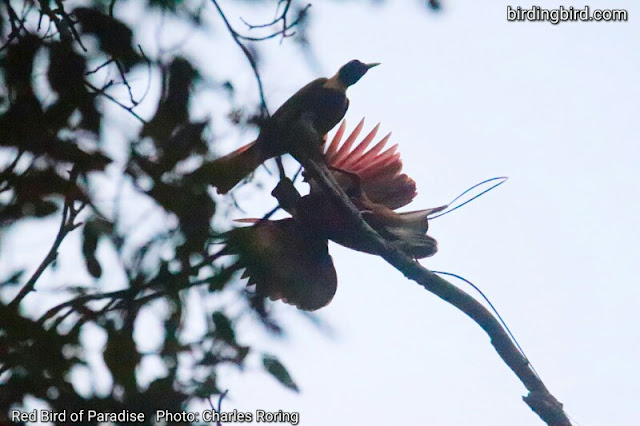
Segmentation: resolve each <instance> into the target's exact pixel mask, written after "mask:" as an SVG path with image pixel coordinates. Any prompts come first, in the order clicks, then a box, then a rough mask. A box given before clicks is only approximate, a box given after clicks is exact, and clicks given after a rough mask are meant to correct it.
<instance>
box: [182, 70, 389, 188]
mask: <svg viewBox="0 0 640 426" xmlns="http://www.w3.org/2000/svg"><path fill="white" fill-rule="evenodd" d="M377 65H379V64H378V63H371V64H364V63H362V62H360V61H358V60H352V61H349V62H347V63H346V64H345V65H343V66H342V67H340V69H339V70H338V72H337V73H336V74H335V75H334V76H333V77H331V78H324V77H322V78H317V79H315V80H313V81H312V82H310V83H308V84H307V85H306V86H304V87H303V88H301V89H300V90H298V91H297V92H296V93H294V94H293V95H292V96H291V97H290V98H289V99H287V101H286V102H285V103H284V104H282V106H280V108H278V110H277V111H276V112H275V113H274V114H273V116H271V117H270V118H269V119H267V120H266V122H265V123H264V125H263V126H262V128H261V129H260V134H259V135H258V138H257V139H256V140H255V141H253V142H251V143H249V144H247V145H245V146H243V147H241V148H239V149H237V150H235V151H233V152H231V153H230V154H227V155H225V156H223V157H220V158H218V159H216V160H214V161H212V162H209V163H206V164H204V165H203V166H202V167H201V168H200V169H199V170H197V171H196V172H195V177H197V178H198V179H200V180H203V181H205V182H208V183H210V184H211V185H212V186H214V187H216V188H217V189H218V192H219V193H221V194H225V193H227V192H228V191H230V190H231V189H232V188H233V187H234V186H236V185H237V184H238V183H239V182H240V181H241V180H242V179H243V178H245V177H246V176H247V175H248V174H250V173H251V172H253V171H254V170H255V169H256V168H257V167H258V166H259V165H260V164H262V163H264V162H265V161H266V160H268V159H270V158H273V157H276V156H278V155H283V154H287V153H288V154H291V155H293V156H294V157H295V158H296V159H298V160H300V159H307V158H317V157H318V156H319V155H320V154H321V152H320V146H319V145H318V144H315V143H313V142H312V143H310V144H309V143H305V142H303V141H301V140H299V139H296V138H292V137H291V129H292V127H294V125H295V123H296V122H299V121H300V120H301V119H303V118H304V119H308V120H310V123H311V126H312V127H313V130H314V131H315V133H317V134H318V135H320V136H321V137H322V136H324V135H326V134H327V133H328V132H329V131H330V130H331V129H333V128H334V127H335V126H336V125H337V124H338V123H339V122H340V120H342V118H343V117H344V115H345V113H346V112H347V109H348V108H349V99H348V98H347V89H348V88H349V86H352V85H354V84H355V83H357V82H358V80H360V79H361V78H362V76H364V75H365V74H366V72H367V71H368V70H370V69H371V68H373V67H375V66H377Z"/></svg>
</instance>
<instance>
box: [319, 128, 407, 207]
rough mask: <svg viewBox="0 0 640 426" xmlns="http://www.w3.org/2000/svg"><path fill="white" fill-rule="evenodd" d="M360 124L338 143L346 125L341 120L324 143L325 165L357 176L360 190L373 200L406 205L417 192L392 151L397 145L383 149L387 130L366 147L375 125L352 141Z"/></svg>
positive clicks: (397, 154)
mask: <svg viewBox="0 0 640 426" xmlns="http://www.w3.org/2000/svg"><path fill="white" fill-rule="evenodd" d="M363 126H364V118H363V119H362V120H361V121H360V123H359V124H358V125H357V126H356V128H355V129H354V130H353V131H352V132H351V134H350V135H349V137H347V139H346V140H345V141H344V143H342V145H341V144H340V143H341V141H342V138H343V136H344V131H345V128H346V122H345V121H344V120H343V121H342V124H340V127H339V128H338V131H337V132H336V134H335V136H334V137H333V139H332V140H331V142H330V143H329V144H327V146H326V149H325V154H324V156H325V160H326V162H327V165H328V166H329V167H333V168H336V169H340V170H344V171H346V172H350V173H354V174H356V175H358V177H359V178H360V185H361V188H362V190H363V191H364V192H365V194H367V197H368V198H369V199H370V200H371V201H373V202H374V203H379V204H382V205H384V206H386V207H388V208H390V209H397V208H399V207H402V206H406V205H407V204H409V203H410V202H411V201H412V200H413V198H414V197H415V196H416V195H417V192H416V183H415V181H414V180H413V179H411V178H410V177H409V176H407V175H406V174H405V173H402V160H401V159H400V154H399V153H397V152H396V149H397V147H398V146H397V145H393V146H391V147H390V148H387V149H386V150H384V151H383V149H384V148H385V146H386V144H387V142H388V141H389V138H390V137H391V133H389V134H387V135H386V136H385V137H384V138H382V139H381V140H380V141H379V142H378V143H376V144H375V145H374V146H373V147H372V148H370V149H369V150H367V148H368V147H369V145H371V142H373V140H374V138H375V137H376V134H377V133H378V128H379V127H380V125H379V124H378V125H377V126H376V127H374V128H373V130H371V132H369V134H368V135H367V136H365V137H364V138H363V139H362V140H361V141H360V142H359V143H357V144H355V142H356V139H357V138H358V136H359V135H360V133H361V132H362V128H363ZM354 144H355V147H354ZM335 173H336V174H339V172H335ZM336 178H339V176H336Z"/></svg>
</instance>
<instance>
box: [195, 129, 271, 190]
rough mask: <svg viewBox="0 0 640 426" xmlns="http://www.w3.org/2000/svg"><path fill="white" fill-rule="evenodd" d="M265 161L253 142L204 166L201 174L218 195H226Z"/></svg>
mask: <svg viewBox="0 0 640 426" xmlns="http://www.w3.org/2000/svg"><path fill="white" fill-rule="evenodd" d="M267 159H268V157H266V156H265V155H264V154H263V153H262V151H261V150H260V149H259V147H258V146H257V145H256V141H253V142H251V143H249V144H247V145H245V146H243V147H240V148H238V149H236V150H235V151H233V152H231V153H229V154H227V155H225V156H224V157H220V158H217V159H216V160H214V161H212V162H211V163H208V164H206V165H204V166H203V170H202V173H204V174H206V179H207V181H208V182H210V183H211V185H212V186H214V187H216V188H217V189H218V193H220V194H226V193H227V192H229V191H230V190H231V189H232V188H233V187H234V186H236V185H237V184H238V183H239V182H240V181H241V180H242V179H244V178H245V177H246V176H247V175H249V174H250V173H252V172H253V171H254V170H255V169H257V168H258V166H259V165H260V164H262V163H263V162H264V161H266V160H267Z"/></svg>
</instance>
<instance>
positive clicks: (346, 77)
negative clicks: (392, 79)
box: [338, 59, 380, 87]
mask: <svg viewBox="0 0 640 426" xmlns="http://www.w3.org/2000/svg"><path fill="white" fill-rule="evenodd" d="M378 65H380V63H378V62H374V63H371V64H364V63H362V62H360V61H358V60H357V59H354V60H353V61H349V62H347V63H346V64H344V65H343V66H342V67H341V68H340V70H338V77H339V78H340V81H341V82H342V83H344V84H345V85H346V86H347V87H348V86H351V85H352V84H355V83H357V81H358V80H360V79H361V78H362V76H363V75H365V74H366V73H367V71H369V69H370V68H373V67H375V66H378Z"/></svg>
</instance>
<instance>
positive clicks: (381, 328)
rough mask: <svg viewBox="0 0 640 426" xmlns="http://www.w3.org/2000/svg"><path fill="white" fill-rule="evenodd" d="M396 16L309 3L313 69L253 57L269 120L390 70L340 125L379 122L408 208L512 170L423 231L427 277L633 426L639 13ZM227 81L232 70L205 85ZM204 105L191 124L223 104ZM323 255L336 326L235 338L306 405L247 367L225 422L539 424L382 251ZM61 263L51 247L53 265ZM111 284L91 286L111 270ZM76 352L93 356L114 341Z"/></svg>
mask: <svg viewBox="0 0 640 426" xmlns="http://www.w3.org/2000/svg"><path fill="white" fill-rule="evenodd" d="M223 3H224V2H223ZM387 3H388V4H385V5H381V6H379V7H372V6H371V5H369V4H368V3H366V4H359V2H353V3H347V4H346V5H342V4H336V3H333V2H324V1H322V2H320V1H319V2H315V3H314V5H313V7H312V8H311V10H310V13H312V17H313V25H312V28H311V42H312V45H313V46H314V49H315V53H316V55H317V59H318V63H319V64H320V68H321V69H312V68H310V67H309V65H308V63H307V62H306V61H305V59H304V57H303V56H302V55H301V54H300V53H299V51H298V50H297V49H295V48H294V47H292V42H291V41H290V40H285V41H284V42H283V43H282V44H280V43H279V41H277V40H276V41H273V42H272V43H270V44H268V45H264V49H265V50H264V51H263V58H264V63H263V68H262V73H263V79H264V84H265V90H266V95H267V100H268V103H269V106H270V108H271V110H272V111H274V110H275V108H277V106H279V105H280V104H281V103H282V102H283V101H284V100H285V99H286V98H287V97H288V96H290V95H291V94H292V93H293V92H295V90H297V89H298V88H299V87H301V86H302V85H304V84H305V83H306V82H308V81H309V80H311V79H313V78H315V77H318V76H322V75H325V76H327V75H329V74H333V73H334V72H335V71H336V70H337V69H338V68H339V66H340V65H342V64H343V63H345V62H347V61H348V60H351V59H356V58H357V59H361V60H362V61H365V62H382V65H381V66H380V67H377V68H375V69H374V70H372V71H371V72H370V73H368V74H367V75H366V76H365V77H364V78H363V79H362V80H361V81H360V82H358V83H357V84H356V85H355V86H354V87H352V88H351V89H350V90H349V97H350V99H351V106H350V109H349V111H348V113H347V121H348V123H350V124H349V128H352V126H354V125H355V124H356V123H357V122H358V121H359V120H360V118H361V117H363V116H366V117H367V124H366V128H367V129H369V128H371V127H372V126H373V125H375V124H376V123H377V122H382V126H381V134H385V133H386V132H388V131H393V136H392V142H394V143H398V144H399V145H400V152H401V153H402V157H403V159H404V164H405V171H406V172H407V173H408V174H409V175H410V176H411V177H413V178H414V179H415V181H416V182H417V185H418V191H419V195H418V197H417V198H416V199H415V201H414V202H413V203H412V204H411V205H410V206H408V209H421V208H426V207H433V206H437V205H441V204H444V203H447V202H448V201H450V200H451V198H453V197H454V196H455V195H457V194H458V193H460V192H461V191H463V190H464V189H466V188H467V187H469V186H470V185H472V184H474V183H477V182H479V181H481V180H483V179H486V178H490V177H493V176H501V175H506V176H509V178H510V180H509V181H508V182H507V183H506V184H505V185H503V186H501V187H500V188H499V189H497V190H495V191H492V192H491V193H490V194H488V195H486V196H484V197H482V198H480V199H479V200H477V201H475V202H473V203H472V204H470V205H468V206H466V207H464V208H463V209H461V210H459V211H457V212H455V213H453V214H451V215H448V216H445V217H442V218H440V219H437V220H435V221H433V222H432V224H431V230H430V234H431V235H432V236H434V237H435V238H436V239H437V240H438V242H439V248H440V251H439V253H437V254H436V255H435V256H434V257H433V258H430V259H427V260H424V261H423V262H422V263H423V265H424V266H426V267H427V268H430V269H434V270H444V271H449V272H454V273H457V274H460V275H462V276H464V277H466V278H467V279H469V280H471V281H473V282H474V283H475V284H476V285H478V286H479V287H480V288H482V289H483V291H484V292H485V293H486V294H487V295H488V296H489V297H490V299H491V300H492V301H493V303H494V304H495V305H496V306H497V308H498V309H499V310H500V312H501V314H502V316H503V317H504V318H505V319H506V321H507V322H508V324H509V326H510V328H511V330H512V331H513V332H514V333H515V335H516V337H517V338H518V340H519V342H520V344H521V345H522V346H523V347H524V349H525V351H526V353H527V356H528V357H529V359H530V361H531V362H532V363H533V365H534V366H535V368H536V370H537V371H538V373H539V374H540V376H541V377H542V379H543V381H544V382H545V384H546V385H547V387H548V388H549V390H550V391H551V393H552V394H553V395H555V396H556V397H557V398H558V399H559V400H560V401H561V402H563V403H564V404H565V409H566V411H567V413H568V414H569V415H570V416H571V417H572V419H573V420H574V421H575V424H576V425H581V426H616V425H620V426H627V425H631V424H640V405H639V404H638V402H637V401H638V395H639V394H640V367H638V364H637V360H638V359H640V330H639V326H638V324H639V321H638V319H637V318H636V313H637V306H638V301H639V300H640V289H639V286H638V285H636V284H637V281H638V279H637V276H638V273H639V272H640V270H639V269H640V267H639V266H638V265H639V264H640V262H639V260H640V250H639V249H638V247H637V242H638V241H639V240H640V225H638V218H639V217H640V185H638V183H639V180H640V167H639V161H640V148H638V145H637V139H638V136H639V135H640V120H638V117H637V116H638V111H639V108H638V107H639V105H638V99H640V86H639V85H638V75H639V72H640V53H639V50H638V47H639V46H640V27H639V26H638V24H637V19H638V18H637V17H638V16H640V7H639V6H638V5H637V3H635V2H631V1H617V2H604V1H598V2H591V3H590V4H589V6H590V7H591V8H598V7H599V8H606V7H610V8H611V7H615V8H625V9H627V10H628V12H629V22H626V23H605V22H600V23H596V22H591V23H585V22H579V23H561V24H559V25H557V26H554V25H551V24H549V23H546V22H539V23H529V22H507V20H506V15H507V14H506V11H507V5H511V6H514V7H515V6H518V5H519V6H522V7H527V8H528V7H530V6H531V3H525V2H515V1H514V2H512V3H503V2H471V1H462V0H445V1H444V9H443V10H442V11H441V13H438V14H434V13H431V12H428V11H425V10H424V9H423V7H422V4H421V2H419V1H411V2H409V1H407V2H400V1H396V2H390V1H389V2H387ZM247 4H249V3H247ZM535 4H536V5H539V6H541V7H556V5H557V2H551V1H539V2H536V3H535ZM563 5H564V6H570V5H574V6H576V7H582V6H584V4H583V3H575V2H565V3H563ZM227 7H231V6H227ZM227 12H228V13H229V15H230V17H232V18H233V19H232V22H234V24H235V25H238V27H240V25H241V24H240V22H239V21H238V20H237V16H243V17H245V18H247V19H248V20H252V22H260V21H264V19H265V16H266V17H271V16H272V14H273V10H272V8H271V7H269V8H266V7H260V8H255V7H254V9H253V10H249V7H248V6H247V7H245V8H240V9H237V10H227ZM209 18H210V20H211V22H213V23H216V25H217V26H218V31H217V32H218V35H219V39H216V40H215V43H214V47H212V41H211V40H207V39H203V38H199V37H194V38H193V39H189V41H188V42H187V44H185V52H191V53H193V54H197V55H198V56H197V59H198V60H199V61H203V62H201V63H202V64H206V63H208V61H212V62H211V63H214V62H213V61H220V60H221V58H225V59H226V60H228V61H229V63H236V64H238V65H237V68H232V67H222V68H221V69H220V71H218V70H217V69H216V68H215V67H213V68H212V70H213V71H212V73H213V74H214V75H215V77H217V78H219V79H224V78H225V77H226V78H228V77H229V76H230V75H233V76H234V77H235V78H236V80H235V81H236V89H237V90H238V96H239V99H240V100H241V101H242V100H245V101H246V102H248V103H249V104H251V105H254V104H255V102H256V100H257V98H256V93H257V91H256V87H255V81H254V80H253V78H252V75H251V72H250V69H249V67H248V66H247V65H246V63H245V62H243V61H244V59H243V57H242V54H241V52H240V51H239V50H238V49H237V47H236V46H235V45H234V44H233V43H232V42H231V40H230V39H229V38H228V37H227V36H226V34H225V33H224V29H223V28H222V26H220V25H219V21H217V16H216V15H215V14H214V12H213V10H210V11H209ZM203 47H206V48H203ZM222 70H224V72H229V73H231V74H230V75H227V76H225V75H222V74H219V75H216V73H217V72H223V71H222ZM209 102H210V103H207V104H206V105H203V106H202V111H209V110H212V109H214V110H215V109H216V106H215V105H216V100H210V101H209ZM151 106H152V107H153V103H151ZM220 108H221V111H222V110H224V109H223V108H222V107H220ZM122 117H124V116H122ZM122 119H123V120H124V118H122ZM115 120H116V121H117V120H118V118H117V117H116V119H115ZM216 125H217V127H216ZM214 129H215V132H216V134H217V135H218V136H219V137H222V136H223V135H227V134H228V137H227V138H225V139H224V144H223V145H222V146H221V148H220V149H221V151H224V152H227V151H228V150H230V149H231V148H232V147H236V146H239V144H240V143H243V142H247V141H249V140H251V136H252V135H250V134H237V133H233V132H229V130H230V128H229V127H228V125H226V124H225V123H224V121H223V120H222V119H221V118H215V117H214ZM634 140H636V142H633V141H634ZM272 166H273V165H271V167H272ZM290 167H291V169H292V170H293V168H294V167H293V164H292V163H290ZM268 182H269V185H271V183H273V181H268ZM269 190H270V187H269ZM266 192H268V191H265V193H266ZM237 195H238V197H239V199H240V200H241V201H242V202H243V203H244V204H243V207H245V208H248V209H249V210H250V213H252V214H253V215H259V214H261V213H263V212H265V211H267V210H269V209H270V208H271V207H272V206H273V200H272V199H270V197H268V194H267V195H264V196H257V195H255V194H254V189H252V188H251V187H248V188H243V189H241V190H240V191H238V194H237ZM54 222H55V223H57V219H55V221H52V224H53V223H54ZM54 227H55V225H54ZM54 227H52V231H51V232H52V235H53V233H55V229H54ZM18 236H20V237H19V238H18ZM32 237H33V238H29V237H26V238H25V237H24V235H21V234H20V232H19V230H14V231H12V233H11V234H9V235H7V236H5V237H4V238H6V239H5V241H3V245H5V246H6V244H8V242H7V241H12V242H13V243H14V244H17V245H14V247H16V249H15V251H16V253H20V248H19V244H25V246H24V247H33V244H34V242H35V241H42V238H43V235H41V234H39V235H37V236H32ZM73 238H77V235H76V236H75V237H73ZM141 238H143V236H141ZM47 241H49V240H47ZM29 244H31V246H29ZM71 244H72V243H70V245H71ZM47 249H48V247H45V245H43V247H42V248H41V251H42V252H43V253H44V252H46V250H47ZM24 250H26V249H24ZM37 250H40V249H37ZM37 250H34V251H33V253H37ZM101 250H103V251H104V249H102V248H101ZM330 251H331V254H332V256H333V259H334V263H335V265H336V269H337V272H338V279H339V285H338V292H337V294H336V297H335V298H334V300H333V302H332V303H331V304H330V305H329V306H328V307H326V308H324V309H322V310H321V311H319V313H318V315H319V317H320V318H322V319H323V320H324V321H325V322H327V323H328V324H329V325H330V327H331V332H329V333H328V332H323V331H319V330H318V329H316V328H314V326H313V325H311V322H309V321H307V320H305V319H304V318H302V317H301V316H300V315H296V314H295V312H294V310H295V308H292V307H289V306H286V305H284V304H282V303H277V306H276V312H277V316H278V317H279V318H281V319H282V322H283V323H284V324H285V325H286V327H287V328H288V329H289V330H290V333H289V335H288V338H286V339H284V340H282V339H281V340H275V339H271V338H267V337H265V336H263V335H262V334H261V333H259V332H257V331H256V330H252V329H247V328H246V327H245V329H243V330H241V331H240V332H239V336H240V340H241V342H242V336H246V337H245V338H246V342H244V343H248V344H255V345H256V347H257V348H259V349H260V350H264V351H267V352H271V353H274V354H276V355H277V356H278V357H279V358H280V359H281V360H282V361H283V363H284V364H285V365H286V366H287V367H288V368H289V371H290V373H291V375H292V376H293V378H294V379H295V381H296V382H297V384H298V385H299V387H300V388H301V393H300V394H295V393H292V392H290V391H288V390H286V389H284V388H283V387H282V386H280V385H279V384H278V383H277V382H276V381H275V380H273V379H272V378H271V377H270V376H268V375H267V374H265V373H263V372H261V371H260V369H259V362H258V360H256V362H254V363H253V367H252V365H249V368H248V369H247V370H246V371H244V372H238V371H237V370H235V369H233V368H231V369H225V370H224V371H222V372H221V375H220V380H221V383H220V386H221V387H222V388H223V389H225V388H228V389H230V394H229V397H228V398H227V399H226V400H225V402H224V405H223V409H224V410H225V411H226V410H232V409H238V410H242V411H250V412H255V410H257V409H267V410H273V411H277V410H280V409H282V410H284V411H297V412H299V413H300V420H301V423H300V424H302V425H311V426H316V425H337V426H342V425H345V426H347V425H348V426H361V425H367V426H368V425H374V426H375V425H407V426H414V425H415V426H419V425H436V426H440V425H442V426H449V425H451V426H457V425H465V426H466V425H474V426H475V425H477V426H484V425H487V426H489V425H491V426H493V425H509V426H512V425H523V426H528V425H532V426H533V425H540V424H541V421H540V420H539V419H538V417H537V416H536V415H535V414H534V413H533V412H531V410H530V409H529V408H528V407H527V406H526V405H525V404H524V402H522V400H521V397H522V396H523V395H526V389H525V388H524V386H523V385H522V384H521V383H520V382H519V380H518V379H517V377H516V376H515V375H514V374H513V373H512V372H511V370H509V369H508V367H507V366H506V365H505V364H504V363H503V362H502V360H501V359H500V358H499V356H498V355H497V353H496V352H495V351H494V349H493V347H492V346H491V345H490V343H489V339H488V337H487V335H486V334H485V333H484V332H483V331H482V330H481V329H480V328H479V327H478V326H477V325H476V324H475V323H473V322H472V321H471V320H470V319H469V318H467V317H466V316H464V315H463V314H462V313H461V312H460V311H458V310H456V309H455V308H453V307H452V306H450V305H448V304H447V303H445V302H443V301H441V300H440V299H438V298H437V297H435V296H434V295H432V294H431V293H429V292H427V291H426V290H424V289H423V288H421V287H419V286H418V285H417V284H415V283H413V282H411V281H408V280H406V279H405V278H403V276H402V275H401V274H400V273H399V272H398V271H396V270H395V269H393V268H392V267H391V266H389V265H388V264H386V263H385V262H384V261H383V260H382V259H380V258H376V257H373V256H370V255H365V254H360V253H355V252H352V251H349V250H347V249H344V248H342V247H339V246H337V245H335V244H332V245H331V246H330ZM23 252H24V251H23ZM3 254H4V255H5V256H14V257H13V260H15V259H16V256H18V255H16V254H14V255H11V253H8V252H7V251H6V250H5V252H4V253H3ZM103 255H104V256H106V255H105V254H103ZM73 256H77V254H76V255H72V254H65V253H63V254H62V258H61V262H65V261H67V262H71V261H72V260H70V259H72V257H73ZM38 258H39V257H38ZM7 259H9V258H8V257H5V260H7ZM65 259H66V260H65ZM78 274H80V275H79V276H83V277H84V276H86V274H85V273H84V272H82V273H80V272H78ZM108 274H109V272H108V270H107V273H106V277H104V278H103V279H102V282H103V283H109V282H110V281H109V280H110V279H113V280H114V282H116V281H118V280H119V279H121V277H112V276H109V275H108ZM52 276H53V274H49V273H48V274H47V275H45V276H44V277H49V278H51V277H52ZM67 278H68V277H66V278H58V279H53V281H52V282H53V284H51V285H55V284H56V283H58V284H61V283H63V282H66V281H67ZM453 283H454V284H456V285H459V286H461V287H462V288H463V289H465V290H468V291H472V290H471V289H469V287H468V286H466V284H464V283H461V282H458V281H453ZM104 285H105V286H106V285H107V284H104ZM194 305H195V303H194ZM192 308H193V309H194V310H197V309H198V308H197V307H194V306H192ZM149 330H150V331H148V333H149V334H148V336H145V338H148V339H152V338H153V330H152V329H151V328H150V329H149ZM88 341H91V342H93V343H92V344H91V346H92V347H93V348H94V350H96V351H100V350H101V347H102V345H103V344H104V342H103V341H102V340H101V339H100V338H99V337H96V336H93V337H91V338H88ZM138 344H139V345H142V346H144V338H138ZM145 368H147V369H148V370H153V366H146V367H145ZM105 386H106V385H105ZM98 387H100V386H98ZM205 408H206V407H205Z"/></svg>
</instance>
